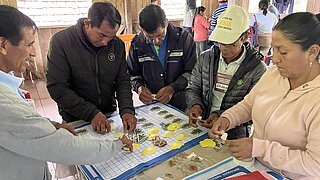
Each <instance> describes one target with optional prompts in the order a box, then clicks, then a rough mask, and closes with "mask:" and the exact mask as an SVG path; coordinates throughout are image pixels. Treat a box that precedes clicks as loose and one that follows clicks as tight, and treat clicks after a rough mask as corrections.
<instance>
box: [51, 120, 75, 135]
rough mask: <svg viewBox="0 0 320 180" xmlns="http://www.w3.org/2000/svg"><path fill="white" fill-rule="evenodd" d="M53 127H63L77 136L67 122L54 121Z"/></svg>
mask: <svg viewBox="0 0 320 180" xmlns="http://www.w3.org/2000/svg"><path fill="white" fill-rule="evenodd" d="M54 127H56V129H60V128H62V129H65V130H67V131H69V132H70V133H72V134H73V135H75V136H78V134H77V133H76V131H75V130H74V129H73V127H71V126H69V125H67V124H60V123H54Z"/></svg>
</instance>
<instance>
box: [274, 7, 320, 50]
mask: <svg viewBox="0 0 320 180" xmlns="http://www.w3.org/2000/svg"><path fill="white" fill-rule="evenodd" d="M274 31H281V32H282V33H283V35H284V36H285V37H287V38H288V39H289V40H290V41H292V42H293V43H296V44H299V45H300V46H301V48H302V50H303V51H306V50H308V48H309V47H310V46H312V45H314V44H317V45H320V38H319V37H320V15H314V14H312V13H310V12H298V13H293V14H290V15H288V16H286V17H285V18H283V19H282V20H280V21H279V23H278V24H277V25H276V26H275V27H274Z"/></svg>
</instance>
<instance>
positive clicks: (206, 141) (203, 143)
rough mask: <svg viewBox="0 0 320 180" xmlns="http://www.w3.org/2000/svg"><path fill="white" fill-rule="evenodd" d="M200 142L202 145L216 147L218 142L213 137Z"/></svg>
mask: <svg viewBox="0 0 320 180" xmlns="http://www.w3.org/2000/svg"><path fill="white" fill-rule="evenodd" d="M199 144H200V146H201V147H212V148H214V147H216V142H214V141H213V140H212V139H205V140H203V141H200V143H199Z"/></svg>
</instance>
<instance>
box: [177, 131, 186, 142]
mask: <svg viewBox="0 0 320 180" xmlns="http://www.w3.org/2000/svg"><path fill="white" fill-rule="evenodd" d="M187 137H188V134H186V133H179V134H177V137H176V140H177V141H183V140H186V139H187Z"/></svg>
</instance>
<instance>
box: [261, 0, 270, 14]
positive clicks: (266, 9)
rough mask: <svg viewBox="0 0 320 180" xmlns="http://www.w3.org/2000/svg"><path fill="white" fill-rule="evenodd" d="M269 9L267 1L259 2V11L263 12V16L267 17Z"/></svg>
mask: <svg viewBox="0 0 320 180" xmlns="http://www.w3.org/2000/svg"><path fill="white" fill-rule="evenodd" d="M268 7H269V1H268V0H261V1H260V2H259V9H261V10H263V15H267V12H268Z"/></svg>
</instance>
